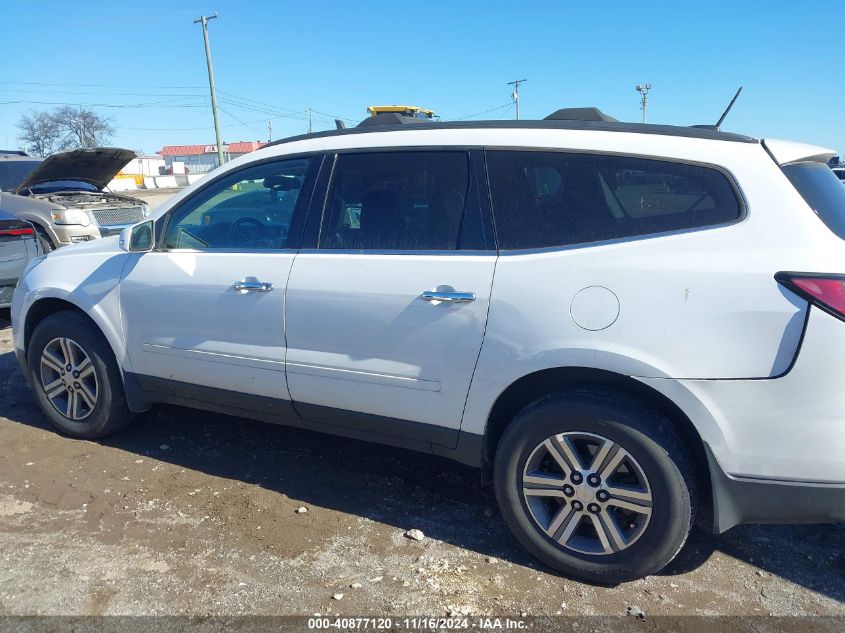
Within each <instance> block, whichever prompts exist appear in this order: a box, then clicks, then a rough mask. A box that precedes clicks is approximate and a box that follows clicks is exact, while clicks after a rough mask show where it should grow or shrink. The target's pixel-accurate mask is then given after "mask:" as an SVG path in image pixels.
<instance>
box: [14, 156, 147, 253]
mask: <svg viewBox="0 0 845 633" xmlns="http://www.w3.org/2000/svg"><path fill="white" fill-rule="evenodd" d="M135 156H136V153H135V152H133V151H132V150H128V149H120V148H114V147H95V148H83V149H74V150H69V151H66V152H58V153H56V154H52V155H50V156H48V157H47V158H45V159H44V160H42V161H40V162H38V163H37V165H35V166H34V169H32V170H31V171H30V172H29V173H28V174H27V175H22V176H21V177H22V180H20V182H18V183H16V184H14V185H13V186H10V185H9V184H6V185H5V186H4V190H3V191H2V192H0V205H2V207H3V208H4V209H5V210H6V211H8V212H10V213H12V214H13V215H15V216H16V217H18V218H20V219H21V220H26V221H27V222H31V223H32V224H33V225H34V226H35V231H36V233H37V237H38V241H39V243H40V244H41V248H42V249H43V250H44V252H45V253H46V252H50V251H52V250H55V249H56V248H59V247H60V246H65V245H67V244H72V243H76V242H87V241H90V240H94V239H98V238H100V237H106V236H108V235H114V234H116V233H119V232H120V231H121V230H122V229H124V228H125V227H127V226H130V225H132V224H135V223H137V222H140V221H141V220H143V219H144V218H146V217H147V216H148V215H149V212H150V211H149V207H148V206H147V204H146V203H145V202H144V201H142V200H139V199H137V198H133V197H131V196H127V195H123V194H117V193H112V192H110V191H109V190H108V184H109V182H110V181H111V180H112V178H114V177H115V175H117V173H118V172H119V171H120V170H121V169H122V168H123V167H124V166H125V165H126V164H127V163H128V162H129V161H130V160H132V159H133V158H135ZM28 158H29V161H30V162H31V161H34V160H37V159H32V158H31V157H28Z"/></svg>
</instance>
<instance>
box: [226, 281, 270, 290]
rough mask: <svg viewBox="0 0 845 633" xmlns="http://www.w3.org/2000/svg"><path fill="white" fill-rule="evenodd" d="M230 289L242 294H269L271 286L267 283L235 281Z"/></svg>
mask: <svg viewBox="0 0 845 633" xmlns="http://www.w3.org/2000/svg"><path fill="white" fill-rule="evenodd" d="M232 287H233V288H234V289H235V290H242V291H244V292H270V291H271V290H272V289H273V284H272V283H270V282H269V281H252V280H250V281H236V282H235V283H234V284H233V285H232Z"/></svg>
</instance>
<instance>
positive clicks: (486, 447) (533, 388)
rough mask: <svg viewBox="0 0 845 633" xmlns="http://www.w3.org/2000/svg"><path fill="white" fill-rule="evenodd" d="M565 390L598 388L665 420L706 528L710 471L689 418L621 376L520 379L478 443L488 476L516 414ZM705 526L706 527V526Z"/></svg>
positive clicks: (557, 373)
mask: <svg viewBox="0 0 845 633" xmlns="http://www.w3.org/2000/svg"><path fill="white" fill-rule="evenodd" d="M567 387H600V388H602V389H606V390H611V391H613V392H616V393H619V394H621V395H625V396H627V397H632V398H635V399H637V400H639V401H640V402H642V403H644V404H646V405H649V406H651V407H653V408H654V409H656V410H657V411H658V412H660V413H661V414H663V415H664V416H666V418H667V419H668V420H669V421H670V422H671V423H672V426H673V427H674V429H675V430H676V431H677V433H678V435H679V436H680V438H681V440H682V441H683V443H684V445H685V447H686V448H687V449H688V450H689V452H690V456H691V457H692V461H693V472H694V476H695V478H696V482H695V483H696V485H697V487H698V490H699V491H701V492H702V493H703V494H700V495H699V503H700V504H702V506H701V507H699V517H700V520H701V524H702V525H706V526H708V527H709V526H710V523H712V521H710V519H711V518H712V501H711V500H710V499H711V495H710V491H711V490H712V486H711V479H710V470H709V467H708V460H707V453H706V450H705V444H704V440H703V439H702V437H701V434H700V433H699V431H698V429H697V428H696V427H695V425H694V424H693V422H692V420H691V419H690V418H689V416H688V415H687V414H686V413H685V412H684V411H683V409H681V407H679V406H678V405H677V404H676V403H675V402H673V401H672V400H671V399H670V398H668V397H667V396H665V395H664V394H662V393H660V392H659V391H657V390H656V389H654V388H652V387H650V386H648V385H646V384H644V383H642V382H640V381H639V380H636V379H635V378H631V377H630V376H625V375H623V374H618V373H616V372H612V371H608V370H604V369H596V368H591V367H555V368H549V369H542V370H539V371H535V372H533V373H530V374H527V375H525V376H522V377H521V378H519V379H518V380H516V381H514V382H513V383H511V384H510V385H509V386H508V387H507V388H506V389H505V390H504V391H503V392H502V393H501V394H500V395H499V397H498V398H497V399H496V401H495V403H494V404H493V407H492V408H491V409H490V414H489V416H488V418H487V424H486V427H485V432H484V436H483V440H482V447H481V460H482V468H483V469H484V472H485V473H486V474H487V475H489V473H490V469H491V468H492V464H493V458H494V456H495V454H496V447H497V446H498V444H499V440H500V439H501V437H502V434H503V433H504V431H505V429H506V428H507V427H508V426H509V425H510V423H511V422H512V421H513V419H514V417H515V416H516V414H517V413H518V412H519V411H520V410H521V409H522V408H523V407H525V406H526V405H528V404H529V403H531V402H533V401H534V400H536V399H537V398H540V397H542V396H544V395H547V394H549V393H552V392H554V391H559V390H560V389H564V388H567ZM708 522H709V523H708Z"/></svg>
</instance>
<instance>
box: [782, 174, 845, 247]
mask: <svg viewBox="0 0 845 633" xmlns="http://www.w3.org/2000/svg"><path fill="white" fill-rule="evenodd" d="M783 173H784V174H786V177H787V178H789V182H791V183H792V185H793V186H794V187H795V188H796V189H797V190H798V193H800V194H801V197H802V198H804V200H805V201H806V202H807V204H808V205H809V206H810V208H811V209H812V210H813V211H814V212H815V213H816V215H817V216H819V218H820V219H821V221H822V222H824V223H825V225H827V228H829V229H830V230H831V231H833V232H834V233H835V234H836V235H837V236H838V237H840V238H842V239H845V186H843V185H842V182H840V180H839V179H838V178H837V177H836V174H834V173H833V171H832V170H831V169H830V167H828V166H827V165H825V164H824V163H815V162H803V163H792V164H790V165H784V166H783Z"/></svg>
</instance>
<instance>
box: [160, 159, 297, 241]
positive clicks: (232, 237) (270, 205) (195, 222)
mask: <svg viewBox="0 0 845 633" xmlns="http://www.w3.org/2000/svg"><path fill="white" fill-rule="evenodd" d="M312 162H313V159H310V158H303V159H296V160H289V161H282V162H276V163H267V164H264V165H258V166H256V167H252V168H249V169H246V170H243V171H239V172H237V173H236V174H233V175H230V176H228V177H226V178H223V179H221V180H219V181H217V182H215V183H212V184H211V185H209V186H208V187H206V188H205V189H203V190H202V191H201V192H200V193H198V194H197V195H196V196H194V198H192V199H191V200H189V201H188V202H187V203H186V204H184V205H182V206H181V207H179V208H177V209H176V211H175V212H174V213H173V216H172V217H171V218H170V221H169V222H168V225H167V233H166V235H165V238H164V248H196V249H207V248H235V249H279V248H296V247H297V246H298V244H294V243H293V242H294V241H296V239H298V236H291V235H290V229H291V224H292V221H293V217H294V213H295V212H297V211H301V210H303V209H304V207H305V206H306V205H307V204H308V198H309V195H308V194H309V188H310V183H311V180H312V177H313V174H311V172H312V171H313V169H312V168H311V167H312Z"/></svg>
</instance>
